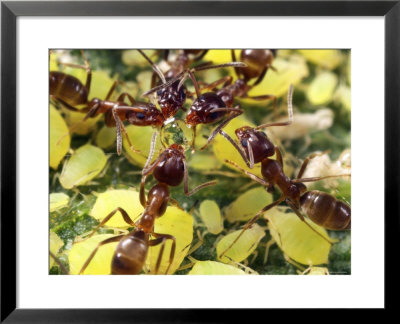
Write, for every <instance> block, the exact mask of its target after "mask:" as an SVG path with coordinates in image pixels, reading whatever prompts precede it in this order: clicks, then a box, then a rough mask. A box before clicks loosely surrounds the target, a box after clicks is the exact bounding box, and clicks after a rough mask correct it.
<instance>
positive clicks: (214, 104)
mask: <svg viewBox="0 0 400 324" xmlns="http://www.w3.org/2000/svg"><path fill="white" fill-rule="evenodd" d="M225 107H226V106H225V103H224V102H223V101H222V99H221V98H220V97H219V96H218V95H217V94H216V93H215V92H207V93H204V94H202V95H201V96H200V97H199V98H197V99H196V100H195V101H194V102H193V104H192V107H190V110H189V112H188V114H187V115H186V123H187V124H189V125H191V126H195V125H197V124H211V123H215V122H217V121H219V120H221V119H222V118H223V117H224V116H225V115H226V111H218V110H217V109H218V108H225Z"/></svg>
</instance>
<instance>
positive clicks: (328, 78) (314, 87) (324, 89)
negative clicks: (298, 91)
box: [306, 72, 338, 106]
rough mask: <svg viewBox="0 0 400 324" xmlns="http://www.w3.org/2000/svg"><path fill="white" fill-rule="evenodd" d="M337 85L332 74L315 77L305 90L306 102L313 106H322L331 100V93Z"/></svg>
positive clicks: (335, 76) (336, 78)
mask: <svg viewBox="0 0 400 324" xmlns="http://www.w3.org/2000/svg"><path fill="white" fill-rule="evenodd" d="M337 84H338V77H337V75H336V74H334V73H332V72H322V73H320V74H319V75H317V76H316V77H315V78H314V80H313V81H312V82H311V84H310V86H309V87H308V89H307V92H306V95H307V98H308V100H309V101H310V102H311V103H312V104H313V105H315V106H317V105H323V104H326V103H328V102H330V101H331V100H332V99H333V92H334V91H335V88H336V86H337Z"/></svg>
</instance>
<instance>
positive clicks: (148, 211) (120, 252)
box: [79, 183, 176, 275]
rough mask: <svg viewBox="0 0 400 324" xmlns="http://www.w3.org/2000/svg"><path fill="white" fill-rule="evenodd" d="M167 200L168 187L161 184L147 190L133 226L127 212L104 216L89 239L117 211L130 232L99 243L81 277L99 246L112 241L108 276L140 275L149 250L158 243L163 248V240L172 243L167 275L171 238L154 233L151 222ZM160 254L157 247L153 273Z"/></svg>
mask: <svg viewBox="0 0 400 324" xmlns="http://www.w3.org/2000/svg"><path fill="white" fill-rule="evenodd" d="M169 200H170V194H169V188H168V185H167V184H165V183H158V184H156V185H155V186H154V187H153V188H151V189H150V191H149V193H148V197H147V205H146V207H145V210H144V211H143V214H142V216H141V217H140V219H139V220H138V221H137V222H136V223H134V222H133V221H132V219H131V218H130V217H129V215H128V213H127V212H126V211H125V210H124V209H122V208H116V209H115V210H113V211H112V212H111V213H110V214H108V215H107V216H106V217H105V218H104V220H103V221H102V222H101V223H100V224H99V225H98V226H97V227H96V228H95V230H94V231H93V232H92V234H91V235H89V237H91V236H92V235H93V234H94V233H95V232H96V231H97V230H98V229H99V228H100V227H101V226H104V225H105V224H106V223H107V222H108V221H109V220H110V219H111V217H113V216H114V215H115V214H116V213H117V212H118V211H119V212H120V213H121V214H122V217H123V219H124V221H125V222H126V223H127V224H129V225H130V226H133V227H134V229H133V230H132V231H131V232H130V233H128V234H126V235H117V236H115V237H111V238H108V239H106V240H104V241H102V242H100V243H99V244H98V245H97V247H96V248H95V249H94V250H93V252H92V253H91V254H90V256H89V257H88V259H87V260H86V262H85V263H84V265H83V266H82V268H81V270H80V272H79V274H82V273H83V272H84V271H85V269H86V268H87V266H88V265H89V263H90V261H91V260H92V259H93V257H94V256H95V254H96V252H97V250H98V249H99V248H100V247H101V246H102V245H105V244H108V243H113V242H119V243H118V245H117V247H116V249H115V252H114V255H113V258H112V261H111V273H112V274H119V275H128V274H130V275H134V274H138V273H140V272H141V270H142V268H143V266H144V264H145V262H146V258H147V253H148V249H149V247H150V246H155V245H159V244H162V245H164V244H165V242H166V240H172V247H171V252H170V257H169V266H168V268H167V271H166V273H168V270H169V267H170V266H171V264H172V262H173V259H174V255H175V247H176V244H175V237H173V236H172V235H169V234H160V233H155V232H154V223H155V221H156V219H157V218H158V217H161V216H162V215H163V214H164V213H165V211H166V209H167V205H168V202H169ZM151 237H154V239H151ZM163 251H164V249H163V248H161V249H160V252H159V255H158V258H157V263H156V267H155V272H156V273H157V272H158V269H159V267H160V263H161V259H162V255H163Z"/></svg>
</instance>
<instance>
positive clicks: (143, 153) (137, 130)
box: [123, 125, 162, 167]
mask: <svg viewBox="0 0 400 324" xmlns="http://www.w3.org/2000/svg"><path fill="white" fill-rule="evenodd" d="M126 131H127V133H128V136H129V139H130V140H131V143H132V145H133V147H134V148H135V149H136V150H140V153H135V152H133V151H132V150H131V148H130V146H129V143H128V142H127V140H126V139H125V136H123V146H124V149H125V153H126V156H127V158H128V159H129V161H130V162H131V163H132V164H134V165H137V166H139V167H143V166H144V164H145V163H146V160H147V156H148V155H149V152H150V143H151V138H152V135H153V133H154V132H155V131H156V129H155V128H153V127H150V126H146V127H143V126H135V125H129V126H128V127H126ZM161 148H162V145H161V142H160V136H157V141H156V146H155V151H154V157H153V159H156V158H157V157H158V152H159V150H160V149H161Z"/></svg>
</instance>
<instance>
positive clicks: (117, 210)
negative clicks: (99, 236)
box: [80, 207, 136, 242]
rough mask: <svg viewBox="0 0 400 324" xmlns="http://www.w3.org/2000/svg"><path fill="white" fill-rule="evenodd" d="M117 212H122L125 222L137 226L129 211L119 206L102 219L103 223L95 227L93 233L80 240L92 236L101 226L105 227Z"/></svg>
mask: <svg viewBox="0 0 400 324" xmlns="http://www.w3.org/2000/svg"><path fill="white" fill-rule="evenodd" d="M117 212H120V213H121V215H122V218H123V219H124V221H125V223H127V224H128V225H131V226H133V227H136V224H135V223H134V222H133V220H132V219H131V218H130V217H129V215H128V213H127V212H126V211H125V210H124V209H123V208H121V207H117V208H115V209H114V210H113V211H112V212H111V213H109V214H108V215H107V216H106V217H104V219H103V220H102V221H101V223H100V224H99V225H97V226H96V227H95V229H94V230H93V231H92V233H90V234H89V236H88V237H87V238H86V239H84V240H81V241H80V242H82V241H85V240H87V239H89V238H91V237H92V236H93V235H94V233H96V232H97V231H98V230H99V228H100V227H103V226H104V225H105V224H106V223H107V222H108V221H109V220H110V219H111V218H112V217H113V216H114V215H116V214H117Z"/></svg>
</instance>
